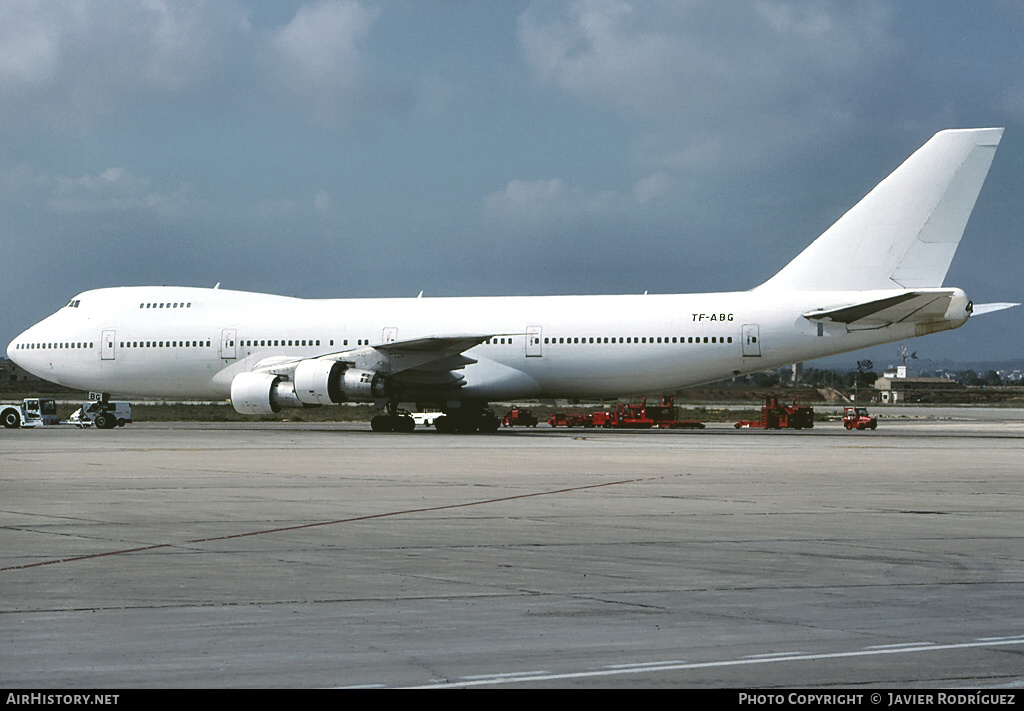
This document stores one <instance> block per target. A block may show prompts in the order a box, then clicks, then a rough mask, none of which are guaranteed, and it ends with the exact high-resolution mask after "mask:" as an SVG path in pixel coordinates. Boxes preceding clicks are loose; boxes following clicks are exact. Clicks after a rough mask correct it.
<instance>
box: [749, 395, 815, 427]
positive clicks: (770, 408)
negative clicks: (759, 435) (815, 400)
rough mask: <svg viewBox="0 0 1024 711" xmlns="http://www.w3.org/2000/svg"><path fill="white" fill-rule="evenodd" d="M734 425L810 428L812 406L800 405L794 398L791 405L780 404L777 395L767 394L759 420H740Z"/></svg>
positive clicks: (812, 418) (812, 423)
mask: <svg viewBox="0 0 1024 711" xmlns="http://www.w3.org/2000/svg"><path fill="white" fill-rule="evenodd" d="M735 427H736V429H740V428H741V427H748V428H750V429H766V430H782V429H790V430H802V429H805V428H806V429H810V428H812V427H814V408H813V407H809V406H807V405H800V404H798V403H797V401H796V400H793V403H792V404H791V405H780V404H779V398H778V397H776V396H775V395H768V396H766V397H765V399H764V405H762V406H761V419H760V420H740V421H739V422H737V423H736V425H735Z"/></svg>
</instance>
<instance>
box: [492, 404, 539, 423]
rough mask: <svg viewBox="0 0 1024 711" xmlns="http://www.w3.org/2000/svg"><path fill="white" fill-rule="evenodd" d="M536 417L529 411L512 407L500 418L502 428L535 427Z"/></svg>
mask: <svg viewBox="0 0 1024 711" xmlns="http://www.w3.org/2000/svg"><path fill="white" fill-rule="evenodd" d="M537 422H538V420H537V416H536V415H534V414H533V412H531V411H530V410H526V409H523V408H520V407H513V408H512V409H511V410H509V411H508V412H506V413H505V416H504V417H502V418H501V425H502V427H536V426H537Z"/></svg>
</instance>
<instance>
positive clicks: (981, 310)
mask: <svg viewBox="0 0 1024 711" xmlns="http://www.w3.org/2000/svg"><path fill="white" fill-rule="evenodd" d="M1014 306H1020V304H1011V303H1003V302H1000V303H994V304H975V305H974V310H973V311H971V315H972V316H981V315H982V314H990V313H992V312H993V311H1002V310H1003V309H1012V308H1013V307H1014Z"/></svg>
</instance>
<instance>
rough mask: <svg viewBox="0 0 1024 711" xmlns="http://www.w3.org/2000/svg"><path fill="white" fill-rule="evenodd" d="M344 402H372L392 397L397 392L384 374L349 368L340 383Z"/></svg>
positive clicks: (342, 375)
mask: <svg viewBox="0 0 1024 711" xmlns="http://www.w3.org/2000/svg"><path fill="white" fill-rule="evenodd" d="M339 388H340V390H341V395H342V402H345V401H353V400H356V401H371V400H378V399H380V398H385V397H391V394H392V393H393V392H394V391H395V386H394V383H392V382H391V378H390V377H388V376H387V375H384V374H383V373H378V372H375V371H373V370H362V369H360V368H348V369H347V370H345V371H344V372H343V373H342V374H341V380H340V382H339Z"/></svg>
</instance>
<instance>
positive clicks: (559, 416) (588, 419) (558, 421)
mask: <svg viewBox="0 0 1024 711" xmlns="http://www.w3.org/2000/svg"><path fill="white" fill-rule="evenodd" d="M602 414H605V413H602ZM548 424H549V425H551V426H552V427H586V428H588V429H589V428H591V427H593V426H594V415H593V414H589V413H584V412H556V413H555V414H553V415H552V416H551V417H549V418H548Z"/></svg>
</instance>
